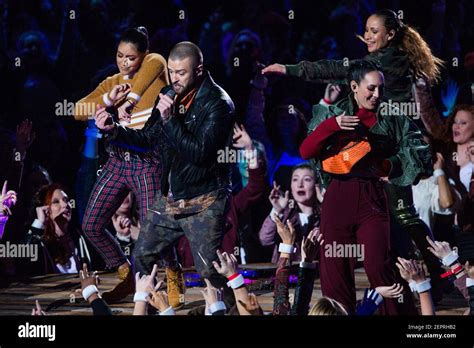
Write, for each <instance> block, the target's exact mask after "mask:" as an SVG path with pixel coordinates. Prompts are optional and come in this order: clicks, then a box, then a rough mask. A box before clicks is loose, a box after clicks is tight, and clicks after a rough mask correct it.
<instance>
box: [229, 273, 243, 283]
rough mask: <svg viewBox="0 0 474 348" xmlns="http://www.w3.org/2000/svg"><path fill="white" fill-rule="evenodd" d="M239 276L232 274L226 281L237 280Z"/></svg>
mask: <svg viewBox="0 0 474 348" xmlns="http://www.w3.org/2000/svg"><path fill="white" fill-rule="evenodd" d="M239 275H240V273H234V274H232V275H231V276H230V277H227V279H228V280H229V281H231V280H234V279H235V278H237V277H238V276H239Z"/></svg>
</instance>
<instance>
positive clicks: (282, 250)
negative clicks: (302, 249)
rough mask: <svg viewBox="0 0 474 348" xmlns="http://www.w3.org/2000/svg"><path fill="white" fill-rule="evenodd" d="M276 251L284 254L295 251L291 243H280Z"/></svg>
mask: <svg viewBox="0 0 474 348" xmlns="http://www.w3.org/2000/svg"><path fill="white" fill-rule="evenodd" d="M278 252H280V253H285V254H294V253H295V252H296V248H295V247H294V246H293V245H291V244H285V243H280V246H279V247H278Z"/></svg>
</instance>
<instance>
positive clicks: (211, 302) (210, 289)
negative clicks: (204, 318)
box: [201, 279, 225, 315]
mask: <svg viewBox="0 0 474 348" xmlns="http://www.w3.org/2000/svg"><path fill="white" fill-rule="evenodd" d="M204 281H205V283H206V287H205V288H204V290H201V294H202V296H203V297H204V300H205V301H206V311H205V312H206V314H207V315H213V314H215V313H216V312H221V313H220V314H224V313H225V305H224V304H223V302H222V298H223V291H222V290H221V289H217V288H215V287H214V286H212V284H211V282H210V281H209V280H208V279H204ZM219 303H222V304H221V306H220V307H219Z"/></svg>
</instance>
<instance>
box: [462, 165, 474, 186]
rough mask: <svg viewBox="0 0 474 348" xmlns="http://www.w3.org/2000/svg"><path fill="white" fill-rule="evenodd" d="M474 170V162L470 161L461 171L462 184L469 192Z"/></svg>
mask: <svg viewBox="0 0 474 348" xmlns="http://www.w3.org/2000/svg"><path fill="white" fill-rule="evenodd" d="M473 171H474V164H473V163H472V162H468V163H466V164H465V165H463V166H462V167H461V170H460V171H459V179H460V180H461V182H462V184H463V185H464V187H465V188H466V190H467V191H468V192H469V184H470V183H471V177H472V172H473Z"/></svg>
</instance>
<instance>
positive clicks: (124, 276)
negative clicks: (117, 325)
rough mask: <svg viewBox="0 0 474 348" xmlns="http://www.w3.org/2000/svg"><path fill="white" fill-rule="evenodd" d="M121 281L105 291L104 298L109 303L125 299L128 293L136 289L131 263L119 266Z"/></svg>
mask: <svg viewBox="0 0 474 348" xmlns="http://www.w3.org/2000/svg"><path fill="white" fill-rule="evenodd" d="M117 271H118V278H119V283H118V284H117V285H116V286H115V287H114V288H113V289H112V290H110V291H107V292H104V293H103V294H102V298H103V299H104V300H105V301H106V302H107V303H114V302H118V301H120V300H123V299H124V298H125V297H127V295H129V294H133V292H134V291H135V277H134V276H133V273H132V267H131V265H130V263H128V262H126V263H124V264H122V265H121V266H119V268H118V270H117Z"/></svg>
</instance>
